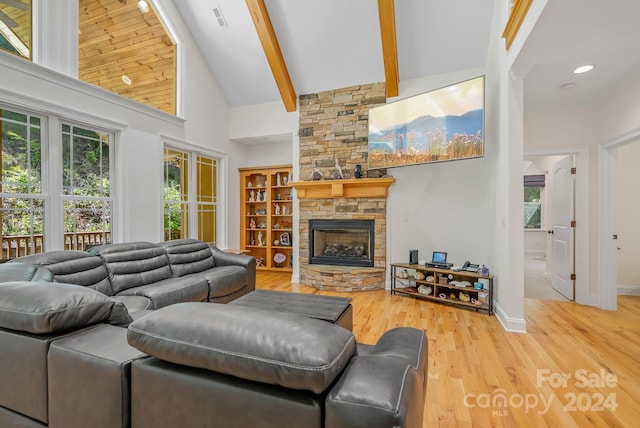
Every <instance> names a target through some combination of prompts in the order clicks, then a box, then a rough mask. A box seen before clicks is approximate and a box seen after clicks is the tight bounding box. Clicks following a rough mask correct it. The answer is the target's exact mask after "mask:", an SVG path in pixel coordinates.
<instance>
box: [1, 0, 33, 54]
mask: <svg viewBox="0 0 640 428" xmlns="http://www.w3.org/2000/svg"><path fill="white" fill-rule="evenodd" d="M31 22H32V16H31V0H12V1H7V0H5V1H0V49H2V50H4V51H7V52H11V53H12V54H14V55H18V56H21V57H23V58H26V59H31V51H32V49H31V40H32V35H31V33H32V32H31Z"/></svg>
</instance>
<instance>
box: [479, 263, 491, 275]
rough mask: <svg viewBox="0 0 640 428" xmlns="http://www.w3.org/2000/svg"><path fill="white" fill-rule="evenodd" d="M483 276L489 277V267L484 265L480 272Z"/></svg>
mask: <svg viewBox="0 0 640 428" xmlns="http://www.w3.org/2000/svg"><path fill="white" fill-rule="evenodd" d="M480 273H481V274H482V276H489V266H486V265H482V270H481V271H480Z"/></svg>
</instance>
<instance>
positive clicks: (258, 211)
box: [256, 208, 267, 215]
mask: <svg viewBox="0 0 640 428" xmlns="http://www.w3.org/2000/svg"><path fill="white" fill-rule="evenodd" d="M266 213H267V209H266V208H258V210H257V211H256V214H258V215H265V214H266Z"/></svg>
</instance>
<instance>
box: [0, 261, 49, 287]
mask: <svg viewBox="0 0 640 428" xmlns="http://www.w3.org/2000/svg"><path fill="white" fill-rule="evenodd" d="M10 281H48V282H51V281H53V274H52V273H51V271H48V270H46V269H45V268H42V267H39V266H33V265H29V264H26V263H19V262H15V263H14V262H11V263H2V264H0V282H10Z"/></svg>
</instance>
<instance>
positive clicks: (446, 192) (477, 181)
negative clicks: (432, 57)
mask: <svg viewBox="0 0 640 428" xmlns="http://www.w3.org/2000/svg"><path fill="white" fill-rule="evenodd" d="M483 74H484V69H473V70H466V71H460V72H457V73H450V74H447V75H439V76H431V77H428V78H422V79H414V80H408V81H402V82H400V88H399V91H400V93H399V97H398V98H393V99H389V100H387V102H393V101H396V100H398V99H403V98H407V97H410V96H413V95H417V94H420V93H423V92H427V91H429V90H432V89H436V88H439V87H442V86H445V85H449V84H452V83H455V82H458V81H462V80H467V79H469V78H472V77H477V76H479V75H483ZM492 146H493V142H491V141H488V142H487V143H486V151H487V152H488V155H487V156H485V157H483V158H477V159H466V160H458V161H450V162H438V163H431V164H424V165H414V166H407V167H399V168H389V169H388V170H387V173H388V174H389V175H392V176H393V177H395V179H396V182H395V183H394V184H393V185H392V186H391V187H390V189H389V198H388V210H387V213H388V217H387V229H388V244H389V248H388V250H387V251H388V256H389V260H391V261H393V262H408V260H409V250H412V249H417V250H418V251H419V257H420V258H423V259H431V253H432V252H433V251H446V252H448V253H449V259H448V260H449V261H451V262H452V263H454V264H456V265H462V264H463V263H464V262H465V261H466V260H470V261H471V262H472V263H479V264H486V265H488V266H490V267H491V266H492V251H491V245H490V242H491V241H492V227H491V225H492V224H493V213H494V211H493V210H494V207H493V191H494V189H493V188H492V186H491V183H492V182H493V180H492V175H493V172H492V168H491V162H490V160H489V157H490V156H492V154H491V152H492V151H493V150H494V149H493V147H492Z"/></svg>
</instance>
